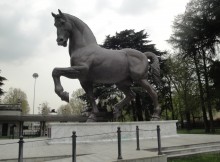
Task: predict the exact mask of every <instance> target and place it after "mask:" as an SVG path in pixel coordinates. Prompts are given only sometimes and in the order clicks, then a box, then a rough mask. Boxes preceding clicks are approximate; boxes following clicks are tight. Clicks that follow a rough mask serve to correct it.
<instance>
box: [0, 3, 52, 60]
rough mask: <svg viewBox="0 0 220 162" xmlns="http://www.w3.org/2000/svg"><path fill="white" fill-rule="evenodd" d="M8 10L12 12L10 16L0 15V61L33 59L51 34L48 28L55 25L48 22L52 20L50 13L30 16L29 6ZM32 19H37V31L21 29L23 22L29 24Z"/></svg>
mask: <svg viewBox="0 0 220 162" xmlns="http://www.w3.org/2000/svg"><path fill="white" fill-rule="evenodd" d="M0 8H2V6H0ZM24 8H25V9H24ZM6 9H7V10H10V14H9V15H8V16H7V14H0V22H1V25H0V43H1V45H0V60H1V61H8V62H10V61H15V60H21V59H25V58H29V57H32V56H33V54H34V51H35V50H36V49H37V47H38V45H39V44H40V43H41V41H43V39H44V38H45V36H46V35H47V34H49V32H50V28H48V26H53V23H52V24H50V23H51V21H52V20H51V21H49V20H48V19H49V18H51V15H50V12H48V13H46V14H45V13H39V14H38V15H37V16H33V15H30V13H31V12H30V10H29V9H28V7H27V6H23V7H22V8H18V9H17V10H14V8H6ZM6 9H5V10H6ZM12 10H13V11H12ZM0 12H1V11H0ZM3 12H4V11H3ZM49 16H50V17H49ZM31 19H37V22H38V23H37V24H36V25H37V28H36V30H35V31H32V32H29V31H26V30H25V29H22V30H20V29H19V24H20V23H21V22H22V21H24V22H25V21H27V22H28V21H29V20H31ZM24 27H25V24H24ZM26 32H27V33H26ZM28 32H29V33H28Z"/></svg>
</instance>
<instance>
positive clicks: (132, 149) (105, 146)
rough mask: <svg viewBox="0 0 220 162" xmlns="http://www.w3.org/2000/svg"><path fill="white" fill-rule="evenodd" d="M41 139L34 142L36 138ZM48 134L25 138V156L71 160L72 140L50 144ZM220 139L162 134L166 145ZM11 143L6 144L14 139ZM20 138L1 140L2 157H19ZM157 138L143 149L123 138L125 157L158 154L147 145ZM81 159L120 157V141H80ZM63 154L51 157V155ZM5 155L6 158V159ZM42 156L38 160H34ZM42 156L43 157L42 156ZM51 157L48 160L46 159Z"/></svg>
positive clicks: (107, 161)
mask: <svg viewBox="0 0 220 162" xmlns="http://www.w3.org/2000/svg"><path fill="white" fill-rule="evenodd" d="M36 140H38V141H37V142H30V141H36ZM40 140H46V138H33V139H24V141H25V143H24V158H32V161H33V162H34V161H38V162H40V161H50V162H69V161H71V155H72V145H71V144H54V145H48V144H47V141H40ZM216 141H220V135H201V134H199V135H187V134H182V135H179V137H173V138H162V140H161V144H162V147H169V146H179V145H187V144H198V143H208V142H216ZM13 142H15V143H14V144H9V145H2V144H7V143H13ZM17 142H18V139H16V140H0V161H6V159H17V157H18V143H17ZM156 147H157V140H156V139H149V140H141V141H140V149H141V150H140V151H136V141H135V140H134V141H122V157H123V159H132V158H144V157H145V158H146V157H158V156H157V152H150V151H146V149H150V148H156ZM76 150H77V162H112V161H117V156H118V152H117V151H118V150H117V142H102V143H101V142H100V143H77V148H76ZM55 156H56V158H58V157H60V158H62V159H57V160H49V159H52V158H51V157H55ZM3 159H4V160H3ZM33 159H38V160H33ZM40 159H41V160H40ZM46 159H47V160H46Z"/></svg>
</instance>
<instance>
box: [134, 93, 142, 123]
mask: <svg viewBox="0 0 220 162" xmlns="http://www.w3.org/2000/svg"><path fill="white" fill-rule="evenodd" d="M135 100H136V102H135V107H136V112H137V119H138V121H143V120H144V119H143V114H142V109H141V107H142V106H141V99H140V95H139V94H138V93H136V97H135Z"/></svg>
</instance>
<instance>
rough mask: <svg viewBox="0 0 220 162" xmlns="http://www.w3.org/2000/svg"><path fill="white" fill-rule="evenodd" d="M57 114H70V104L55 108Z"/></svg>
mask: <svg viewBox="0 0 220 162" xmlns="http://www.w3.org/2000/svg"><path fill="white" fill-rule="evenodd" d="M57 113H58V115H64V116H66V115H71V114H72V112H71V106H70V105H69V104H66V105H61V106H60V107H59V108H58V110H57Z"/></svg>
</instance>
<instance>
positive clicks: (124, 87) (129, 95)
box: [114, 82, 135, 118]
mask: <svg viewBox="0 0 220 162" xmlns="http://www.w3.org/2000/svg"><path fill="white" fill-rule="evenodd" d="M116 85H117V87H118V89H119V90H121V91H122V92H123V93H124V94H125V98H124V99H123V100H122V101H120V102H119V103H117V104H116V105H115V106H114V117H115V118H118V117H120V116H121V113H122V112H121V109H122V108H123V106H124V105H126V104H128V103H129V102H130V101H131V100H133V99H134V98H135V93H134V92H133V91H132V90H131V89H130V84H129V83H127V82H124V83H123V82H122V83H119V84H116Z"/></svg>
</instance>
